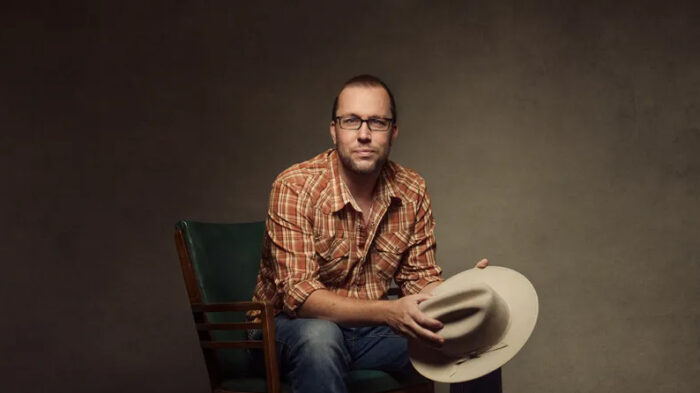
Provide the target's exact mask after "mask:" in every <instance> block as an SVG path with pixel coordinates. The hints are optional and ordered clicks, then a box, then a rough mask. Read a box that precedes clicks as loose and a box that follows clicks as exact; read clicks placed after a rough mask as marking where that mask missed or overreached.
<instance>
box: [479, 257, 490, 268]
mask: <svg viewBox="0 0 700 393" xmlns="http://www.w3.org/2000/svg"><path fill="white" fill-rule="evenodd" d="M488 265H489V260H488V259H486V258H484V259H482V260H480V261H479V262H477V263H476V267H478V268H479V269H483V268H485V267H486V266H488Z"/></svg>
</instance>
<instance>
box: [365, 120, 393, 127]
mask: <svg viewBox="0 0 700 393" xmlns="http://www.w3.org/2000/svg"><path fill="white" fill-rule="evenodd" d="M388 123H389V122H387V121H386V120H384V119H369V124H370V126H379V127H386V125H387V124H388Z"/></svg>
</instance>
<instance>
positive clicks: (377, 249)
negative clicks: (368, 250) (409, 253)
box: [372, 231, 410, 279]
mask: <svg viewBox="0 0 700 393" xmlns="http://www.w3.org/2000/svg"><path fill="white" fill-rule="evenodd" d="M409 239H410V235H409V233H408V231H397V232H385V233H382V234H380V235H378V236H377V237H376V238H375V239H374V247H373V254H372V265H373V266H374V269H375V270H376V271H377V273H378V274H379V275H380V276H381V277H383V278H384V279H391V278H393V277H394V274H395V273H396V269H398V268H399V265H400V264H401V259H402V258H403V256H404V254H405V253H406V250H407V249H408V245H409V244H408V243H409Z"/></svg>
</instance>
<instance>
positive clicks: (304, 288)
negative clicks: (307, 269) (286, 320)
mask: <svg viewBox="0 0 700 393" xmlns="http://www.w3.org/2000/svg"><path fill="white" fill-rule="evenodd" d="M319 289H326V286H325V285H323V284H322V283H321V282H320V281H318V280H304V281H299V282H297V283H296V284H294V285H293V286H292V288H291V290H288V291H287V293H286V294H285V296H284V302H283V303H284V304H283V311H284V312H285V313H286V314H287V315H289V316H290V317H292V318H295V317H296V316H297V315H296V311H297V309H298V308H299V307H300V306H301V305H302V304H304V302H305V301H306V299H307V298H308V297H309V296H310V295H311V294H312V293H313V292H314V291H316V290H319Z"/></svg>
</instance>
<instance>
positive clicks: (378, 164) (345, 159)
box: [335, 143, 391, 175]
mask: <svg viewBox="0 0 700 393" xmlns="http://www.w3.org/2000/svg"><path fill="white" fill-rule="evenodd" d="M335 150H336V151H337V152H338V157H339V158H340V162H341V164H342V165H343V167H344V168H345V169H346V170H348V171H350V172H352V173H354V174H356V175H371V174H373V173H376V172H379V171H381V169H382V168H383V167H384V164H385V163H386V161H387V159H388V158H389V152H390V151H391V145H389V146H388V147H387V149H386V152H385V153H384V154H382V155H381V156H379V157H377V159H376V160H375V161H374V163H373V164H372V165H369V166H359V165H357V162H355V161H353V159H352V157H351V155H350V154H345V152H344V151H343V150H342V149H340V148H339V147H338V144H337V143H336V145H335Z"/></svg>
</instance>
